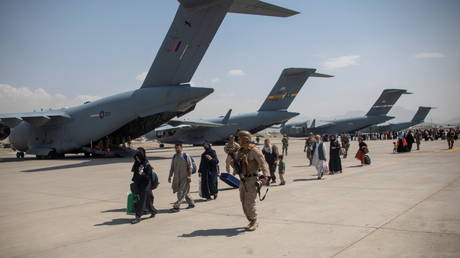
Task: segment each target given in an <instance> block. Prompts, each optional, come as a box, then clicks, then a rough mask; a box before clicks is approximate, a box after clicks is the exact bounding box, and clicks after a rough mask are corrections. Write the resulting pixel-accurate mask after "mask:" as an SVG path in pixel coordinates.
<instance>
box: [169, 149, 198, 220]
mask: <svg viewBox="0 0 460 258" xmlns="http://www.w3.org/2000/svg"><path fill="white" fill-rule="evenodd" d="M175 148H176V154H174V157H173V158H172V161H171V169H170V171H169V178H168V182H169V183H171V178H172V189H173V193H177V201H176V202H175V203H174V206H173V208H172V210H171V211H173V212H177V211H179V207H180V204H181V203H182V202H183V201H184V199H185V201H186V202H187V203H188V208H193V207H195V203H194V201H193V200H192V198H190V183H191V182H192V161H191V159H190V156H189V155H187V154H186V153H184V152H182V144H176V147H175Z"/></svg>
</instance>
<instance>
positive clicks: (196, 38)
mask: <svg viewBox="0 0 460 258" xmlns="http://www.w3.org/2000/svg"><path fill="white" fill-rule="evenodd" d="M179 3H180V5H179V8H178V10H177V13H176V16H175V18H174V20H173V22H172V24H171V27H170V28H169V31H168V32H167V34H166V37H165V39H164V41H163V43H162V45H161V47H160V49H159V51H158V53H157V55H156V57H155V60H154V61H153V64H152V66H151V67H150V70H149V72H148V74H147V77H146V78H145V80H144V82H143V84H142V86H141V88H140V89H137V90H134V91H130V92H125V93H120V94H117V95H113V96H110V97H106V98H102V99H99V100H97V101H94V102H89V103H85V104H83V105H80V106H76V107H71V108H66V109H60V110H50V111H43V112H30V113H18V114H5V115H0V119H1V120H0V132H1V133H2V135H0V139H5V138H6V137H8V135H9V140H10V143H11V144H12V146H13V147H14V149H16V150H17V151H18V156H23V155H24V152H26V153H27V154H35V155H36V156H37V158H42V157H62V156H64V154H65V153H81V152H85V151H88V149H89V147H90V146H92V144H93V143H95V142H98V141H101V140H102V139H104V140H106V141H107V142H110V143H111V144H114V145H116V144H120V143H121V142H122V141H123V139H126V138H130V139H134V138H137V137H139V136H141V135H144V134H146V133H148V132H150V131H152V130H153V129H155V128H156V127H158V126H160V125H162V124H164V123H166V122H167V121H169V120H170V119H171V118H174V117H177V116H182V115H184V114H186V113H188V112H190V111H192V110H193V109H194V107H195V105H196V104H197V102H199V101H200V100H202V99H203V98H204V97H206V96H208V95H209V94H211V93H212V92H213V89H211V88H200V87H191V86H190V84H189V82H190V80H191V78H192V76H193V74H194V73H195V71H196V69H197V67H198V65H199V63H200V62H201V60H202V58H203V56H204V54H205V52H206V50H207V48H208V47H209V44H210V43H211V41H212V39H213V37H214V35H215V34H216V32H217V30H218V28H219V27H220V24H221V23H222V21H223V19H224V17H225V15H226V14H227V12H234V13H244V14H256V15H267V16H278V17H288V16H291V15H295V14H297V13H298V12H295V11H292V10H288V9H285V8H282V7H278V6H275V5H272V4H268V3H265V2H262V1H257V0H179ZM91 149H92V148H91Z"/></svg>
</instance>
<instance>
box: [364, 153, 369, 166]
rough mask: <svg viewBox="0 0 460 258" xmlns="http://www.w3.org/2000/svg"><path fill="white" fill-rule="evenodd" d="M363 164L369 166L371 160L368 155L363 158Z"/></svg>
mask: <svg viewBox="0 0 460 258" xmlns="http://www.w3.org/2000/svg"><path fill="white" fill-rule="evenodd" d="M364 164H366V165H370V164H371V158H370V157H369V155H365V156H364Z"/></svg>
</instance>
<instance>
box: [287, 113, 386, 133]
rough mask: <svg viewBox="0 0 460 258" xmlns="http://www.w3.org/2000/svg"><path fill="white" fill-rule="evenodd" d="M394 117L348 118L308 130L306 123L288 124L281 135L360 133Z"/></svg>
mask: <svg viewBox="0 0 460 258" xmlns="http://www.w3.org/2000/svg"><path fill="white" fill-rule="evenodd" d="M393 118H394V117H391V116H363V117H356V118H347V119H339V120H335V121H333V122H331V123H327V124H323V125H320V126H317V127H313V128H308V127H307V125H306V124H305V123H293V124H287V125H285V126H284V127H283V128H281V133H282V134H286V135H288V136H290V137H305V136H308V134H309V133H313V134H319V135H324V134H328V135H332V134H340V133H352V132H355V131H359V130H360V129H363V128H366V127H368V126H371V125H375V124H380V123H383V122H386V121H388V120H390V119H393Z"/></svg>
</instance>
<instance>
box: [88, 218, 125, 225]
mask: <svg viewBox="0 0 460 258" xmlns="http://www.w3.org/2000/svg"><path fill="white" fill-rule="evenodd" d="M131 220H133V218H119V219H112V220H111V221H106V222H104V223H100V224H95V225H94V226H96V227H99V226H115V225H123V224H130V223H131Z"/></svg>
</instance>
